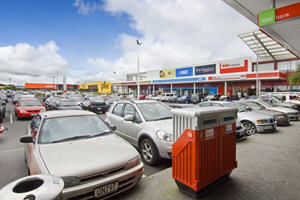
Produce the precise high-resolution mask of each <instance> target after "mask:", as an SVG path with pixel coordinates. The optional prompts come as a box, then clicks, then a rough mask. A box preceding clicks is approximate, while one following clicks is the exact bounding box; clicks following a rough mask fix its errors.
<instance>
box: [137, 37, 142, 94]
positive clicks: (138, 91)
mask: <svg viewBox="0 0 300 200" xmlns="http://www.w3.org/2000/svg"><path fill="white" fill-rule="evenodd" d="M136 43H137V45H138V47H137V78H136V82H137V97H138V99H140V58H139V57H140V55H139V46H141V45H142V43H141V42H140V41H138V40H136Z"/></svg>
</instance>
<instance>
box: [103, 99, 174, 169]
mask: <svg viewBox="0 0 300 200" xmlns="http://www.w3.org/2000/svg"><path fill="white" fill-rule="evenodd" d="M170 111H171V108H170V107H169V106H167V105H166V104H164V103H161V102H157V101H150V100H149V101H148V100H143V101H141V100H135V101H119V102H116V103H114V104H113V105H112V106H111V107H110V109H109V111H108V112H107V113H106V117H105V121H106V122H107V123H108V124H109V125H110V126H116V128H117V130H116V133H117V134H118V135H120V136H121V137H122V138H124V139H125V140H127V141H128V142H130V143H131V144H132V145H134V146H135V147H137V148H138V149H139V151H140V153H141V155H142V158H143V160H144V162H145V163H147V164H148V165H156V164H158V162H159V160H160V158H165V159H171V152H172V144H173V135H172V127H173V126H172V114H171V112H170Z"/></svg>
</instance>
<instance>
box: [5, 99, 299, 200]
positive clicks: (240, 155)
mask: <svg viewBox="0 0 300 200" xmlns="http://www.w3.org/2000/svg"><path fill="white" fill-rule="evenodd" d="M6 106H7V107H6V108H7V109H6V110H7V113H6V118H5V120H4V123H3V124H4V126H5V127H7V128H8V131H6V132H5V133H4V134H2V135H1V137H0V160H1V165H0V173H1V175H2V176H1V179H0V188H1V187H3V186H4V185H6V184H7V183H9V182H11V181H13V180H15V179H18V178H21V177H24V176H26V175H27V169H26V165H25V162H24V152H23V144H21V143H20V142H19V138H20V136H22V135H23V134H24V133H25V131H26V128H27V126H28V124H29V122H30V120H17V119H16V117H15V115H14V105H13V104H12V103H11V102H10V103H8V104H7V105H6ZM99 116H100V117H103V115H99ZM299 129H300V122H292V123H291V125H290V126H287V127H278V128H277V131H276V132H275V133H265V134H255V135H252V136H250V137H248V138H247V139H246V140H244V141H240V142H238V143H237V159H238V169H236V170H235V171H234V173H233V174H232V180H231V181H230V182H229V183H231V184H229V186H228V184H224V185H223V186H222V185H221V186H219V188H218V189H217V190H215V192H214V191H213V192H212V194H210V195H209V196H211V195H212V196H214V197H216V198H219V197H220V198H221V196H220V194H223V193H224V192H225V191H223V190H224V189H226V188H227V189H229V190H230V191H235V192H233V193H232V194H228V197H230V198H231V199H241V198H242V197H241V196H240V194H242V193H243V195H245V197H247V198H246V199H249V198H251V199H299V198H300V191H299V188H298V180H299V178H300V170H299V166H300V156H299V151H300V147H299V145H298V144H299V142H300V135H299ZM169 167H171V161H163V162H162V163H161V164H160V165H158V166H157V167H150V166H149V165H145V172H144V174H145V175H144V180H146V181H147V180H149V179H147V177H149V176H151V175H154V177H156V179H157V177H159V176H160V175H158V176H156V175H155V174H156V173H159V172H161V171H163V170H165V169H167V168H169ZM150 179H152V176H151V177H150ZM158 179H159V178H158ZM169 179H170V180H171V178H170V177H169ZM144 182H145V181H142V182H141V184H140V186H138V187H137V188H135V189H133V190H131V192H129V193H127V194H126V195H125V196H119V197H118V198H120V199H122V198H125V199H126V198H127V199H131V195H134V197H135V198H140V196H138V197H136V196H137V194H140V193H141V192H140V191H139V190H141V189H143V187H144V186H143V184H144ZM233 182H234V184H233ZM228 187H229V188H228ZM175 188H176V187H175ZM240 190H241V191H242V192H241V191H240ZM220 191H223V192H220ZM227 193H228V192H227ZM262 197H264V198H262ZM153 198H154V196H153ZM150 199H151V198H150ZM242 199H243V198H242Z"/></svg>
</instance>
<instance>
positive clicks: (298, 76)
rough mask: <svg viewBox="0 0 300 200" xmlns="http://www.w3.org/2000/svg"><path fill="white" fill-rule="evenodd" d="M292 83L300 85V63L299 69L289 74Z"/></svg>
mask: <svg viewBox="0 0 300 200" xmlns="http://www.w3.org/2000/svg"><path fill="white" fill-rule="evenodd" d="M288 80H289V84H290V85H292V86H293V85H300V65H298V66H297V70H296V72H295V73H293V74H290V75H289V76H288Z"/></svg>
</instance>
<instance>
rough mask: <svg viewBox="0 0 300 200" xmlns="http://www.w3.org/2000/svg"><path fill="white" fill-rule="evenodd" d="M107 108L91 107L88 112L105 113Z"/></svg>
mask: <svg viewBox="0 0 300 200" xmlns="http://www.w3.org/2000/svg"><path fill="white" fill-rule="evenodd" d="M107 110H108V109H107V107H91V108H90V111H92V112H95V113H100V112H107Z"/></svg>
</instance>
